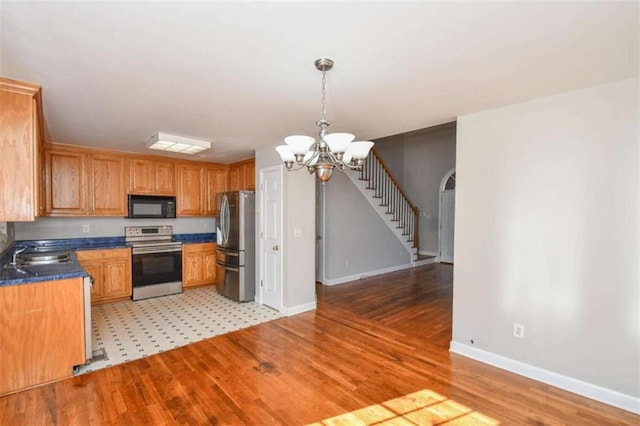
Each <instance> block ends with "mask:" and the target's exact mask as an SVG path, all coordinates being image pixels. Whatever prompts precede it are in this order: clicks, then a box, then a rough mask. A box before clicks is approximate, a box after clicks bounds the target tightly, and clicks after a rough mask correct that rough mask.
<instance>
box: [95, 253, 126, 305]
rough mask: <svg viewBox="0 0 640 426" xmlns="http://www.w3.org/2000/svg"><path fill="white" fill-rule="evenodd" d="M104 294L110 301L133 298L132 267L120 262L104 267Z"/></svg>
mask: <svg viewBox="0 0 640 426" xmlns="http://www.w3.org/2000/svg"><path fill="white" fill-rule="evenodd" d="M102 268H103V269H104V270H103V277H104V283H103V284H104V286H103V290H104V294H103V296H104V297H105V298H108V299H116V298H120V297H128V296H131V265H128V264H127V263H125V262H122V261H120V262H119V263H115V262H114V263H110V264H107V265H105V266H103V267H102Z"/></svg>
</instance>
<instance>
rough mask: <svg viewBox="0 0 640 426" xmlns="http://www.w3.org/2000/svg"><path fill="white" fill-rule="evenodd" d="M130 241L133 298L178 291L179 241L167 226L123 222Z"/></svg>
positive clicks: (180, 277)
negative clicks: (174, 239)
mask: <svg viewBox="0 0 640 426" xmlns="http://www.w3.org/2000/svg"><path fill="white" fill-rule="evenodd" d="M124 232H125V241H126V242H127V244H129V245H131V247H132V251H131V254H132V256H131V259H132V262H131V278H132V281H133V300H140V299H148V298H150V297H157V296H165V295H167V294H174V293H181V292H182V243H181V242H179V241H173V228H172V227H171V226H126V227H125V228H124Z"/></svg>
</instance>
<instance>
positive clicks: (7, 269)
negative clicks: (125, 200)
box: [0, 233, 216, 287]
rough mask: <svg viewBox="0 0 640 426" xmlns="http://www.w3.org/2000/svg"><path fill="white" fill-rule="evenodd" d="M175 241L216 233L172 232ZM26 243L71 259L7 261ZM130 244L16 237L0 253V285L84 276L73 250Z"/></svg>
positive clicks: (209, 238) (212, 237) (211, 238)
mask: <svg viewBox="0 0 640 426" xmlns="http://www.w3.org/2000/svg"><path fill="white" fill-rule="evenodd" d="M173 239H174V240H175V241H181V242H182V243H183V244H197V243H215V242H216V234H215V233H202V234H174V236H173ZM23 247H26V248H27V250H26V251H25V252H26V253H28V252H40V253H41V252H46V251H71V252H72V255H73V262H69V263H63V264H57V265H41V266H29V267H19V268H18V267H15V266H11V265H7V264H8V263H9V261H10V260H11V255H12V254H13V253H14V251H16V250H18V249H20V248H23ZM126 247H129V246H128V245H127V244H126V243H125V241H124V237H98V238H65V239H54V240H29V241H16V242H15V243H14V244H13V245H12V246H11V247H9V248H8V249H7V250H5V252H4V253H3V254H2V255H1V256H0V287H1V286H6V285H16V284H27V283H31V282H39V281H53V280H61V279H65V278H75V277H84V276H87V273H86V272H85V270H84V269H83V268H82V266H81V265H80V263H79V262H78V260H77V258H76V256H75V254H73V252H74V251H77V250H107V249H115V248H126Z"/></svg>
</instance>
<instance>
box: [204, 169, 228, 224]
mask: <svg viewBox="0 0 640 426" xmlns="http://www.w3.org/2000/svg"><path fill="white" fill-rule="evenodd" d="M205 173H206V181H207V204H206V214H207V216H215V215H217V214H218V212H217V211H216V207H217V205H216V194H217V193H218V192H224V191H226V190H227V186H228V185H227V182H228V180H229V169H227V168H226V167H219V166H218V167H214V166H209V167H207V168H206V170H205Z"/></svg>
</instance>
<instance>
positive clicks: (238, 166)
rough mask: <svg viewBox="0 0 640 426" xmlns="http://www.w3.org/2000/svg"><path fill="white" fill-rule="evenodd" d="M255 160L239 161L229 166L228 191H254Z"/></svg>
mask: <svg viewBox="0 0 640 426" xmlns="http://www.w3.org/2000/svg"><path fill="white" fill-rule="evenodd" d="M255 170H256V162H255V159H253V158H251V159H249V160H244V161H239V162H237V163H233V164H231V165H230V166H229V190H230V191H238V190H244V191H254V190H255V189H256V184H255Z"/></svg>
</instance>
